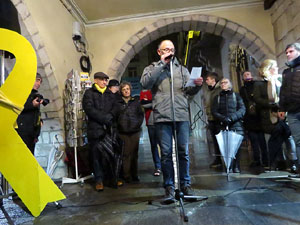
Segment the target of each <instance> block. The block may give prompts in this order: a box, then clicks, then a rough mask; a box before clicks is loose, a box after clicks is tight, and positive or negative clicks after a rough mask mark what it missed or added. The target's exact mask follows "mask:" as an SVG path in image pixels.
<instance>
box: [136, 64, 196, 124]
mask: <svg viewBox="0 0 300 225" xmlns="http://www.w3.org/2000/svg"><path fill="white" fill-rule="evenodd" d="M173 76H174V108H175V121H189V106H188V99H187V98H188V95H195V94H197V92H198V91H199V90H200V89H201V87H200V86H196V87H188V88H184V86H185V84H186V82H187V81H188V79H189V77H190V73H189V71H188V70H187V68H185V67H184V66H181V65H180V64H179V62H178V61H177V59H176V58H175V59H174V63H173ZM170 80H171V74H170V68H169V64H165V63H164V62H162V61H158V62H154V63H152V64H151V65H150V66H148V67H146V68H145V69H144V72H143V75H142V77H141V81H140V82H141V85H142V87H143V88H145V89H151V92H152V96H153V100H152V104H153V115H154V121H155V123H158V122H171V121H173V120H172V108H171V96H170V90H171V85H170Z"/></svg>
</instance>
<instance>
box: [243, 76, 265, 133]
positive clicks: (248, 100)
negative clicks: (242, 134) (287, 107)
mask: <svg viewBox="0 0 300 225" xmlns="http://www.w3.org/2000/svg"><path fill="white" fill-rule="evenodd" d="M255 82H256V81H245V83H244V86H242V87H241V89H240V95H241V97H242V99H243V101H244V104H245V107H246V114H245V116H244V119H243V121H244V127H245V129H246V130H248V131H260V130H261V129H262V128H261V121H260V116H259V111H258V110H257V106H256V103H255V101H254V84H255ZM253 103H254V104H255V108H256V110H255V112H256V114H251V113H250V107H253Z"/></svg>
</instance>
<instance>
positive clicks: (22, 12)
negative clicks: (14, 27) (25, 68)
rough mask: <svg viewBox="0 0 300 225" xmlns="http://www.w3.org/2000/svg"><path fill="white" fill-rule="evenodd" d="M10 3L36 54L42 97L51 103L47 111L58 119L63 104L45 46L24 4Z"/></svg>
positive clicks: (15, 1)
mask: <svg viewBox="0 0 300 225" xmlns="http://www.w3.org/2000/svg"><path fill="white" fill-rule="evenodd" d="M12 2H13V3H14V5H15V7H16V8H17V10H18V13H19V22H20V26H21V31H22V35H23V36H24V37H25V38H26V39H27V40H28V41H29V42H30V43H31V45H32V46H33V48H34V50H35V52H36V55H37V59H38V68H37V69H38V72H39V73H41V75H42V77H43V83H44V84H43V85H42V87H41V88H43V89H42V92H43V93H45V92H46V93H45V94H44V95H45V96H47V97H48V96H49V98H51V100H52V103H53V104H50V105H49V106H47V111H48V112H51V113H52V114H51V117H59V115H58V112H60V111H63V104H62V103H63V102H62V97H61V96H60V94H59V90H58V83H57V80H56V78H55V76H54V72H53V70H52V67H51V63H50V59H49V57H48V54H47V50H46V48H45V45H44V43H43V41H42V39H41V37H40V34H39V31H38V28H37V27H36V25H35V23H34V19H33V17H32V16H31V14H30V12H29V10H28V9H27V6H26V4H25V3H24V2H23V1H22V0H13V1H12ZM55 112H56V113H55Z"/></svg>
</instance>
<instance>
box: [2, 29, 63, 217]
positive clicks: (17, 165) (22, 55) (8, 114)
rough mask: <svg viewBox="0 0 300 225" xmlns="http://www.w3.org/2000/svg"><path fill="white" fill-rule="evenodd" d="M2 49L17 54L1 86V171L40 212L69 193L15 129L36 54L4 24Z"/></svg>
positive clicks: (29, 205) (30, 84)
mask: <svg viewBox="0 0 300 225" xmlns="http://www.w3.org/2000/svg"><path fill="white" fill-rule="evenodd" d="M0 49H1V50H5V51H8V52H11V53H12V54H14V56H15V57H16V63H15V66H14V68H13V70H12V72H11V73H10V74H9V76H8V78H7V79H6V81H5V83H4V85H2V86H1V88H0V172H1V173H2V174H3V175H4V177H5V178H6V179H7V181H8V182H9V184H10V185H11V186H12V188H13V189H14V190H15V191H16V193H17V194H18V196H19V197H20V198H21V200H22V201H23V203H24V204H25V205H26V206H27V208H28V209H29V210H30V212H31V213H32V215H33V216H39V215H40V213H41V212H42V211H43V209H44V208H45V206H46V204H47V203H48V202H54V201H58V200H62V199H64V198H65V196H64V194H63V193H62V192H61V191H60V190H59V188H58V187H57V186H56V185H55V184H54V182H53V181H52V180H51V179H50V177H49V176H48V175H47V174H46V173H45V171H44V170H43V169H42V168H41V167H40V165H39V163H38V162H37V161H36V159H35V158H34V156H33V155H32V154H31V152H30V150H29V149H28V148H27V146H26V145H25V144H24V143H23V141H22V139H21V138H20V137H19V135H18V133H17V132H16V131H15V129H14V124H15V121H16V119H17V116H18V114H19V113H20V111H21V110H22V108H23V107H22V106H23V105H24V103H25V101H26V99H27V97H28V96H29V94H30V91H31V89H32V87H33V84H34V81H35V76H36V69H37V60H36V55H35V51H34V49H33V48H32V46H31V45H30V43H29V42H28V41H27V40H26V39H25V38H24V37H23V36H21V35H19V34H18V33H16V32H13V31H10V30H6V29H1V28H0Z"/></svg>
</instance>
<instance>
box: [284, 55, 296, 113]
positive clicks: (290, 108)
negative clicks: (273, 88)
mask: <svg viewBox="0 0 300 225" xmlns="http://www.w3.org/2000/svg"><path fill="white" fill-rule="evenodd" d="M287 66H288V67H289V68H288V69H285V70H284V71H283V73H282V86H281V89H280V102H279V105H280V108H281V110H282V111H284V112H292V113H296V112H300V56H299V57H297V58H296V59H294V60H293V61H291V62H289V63H287Z"/></svg>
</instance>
